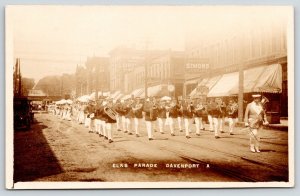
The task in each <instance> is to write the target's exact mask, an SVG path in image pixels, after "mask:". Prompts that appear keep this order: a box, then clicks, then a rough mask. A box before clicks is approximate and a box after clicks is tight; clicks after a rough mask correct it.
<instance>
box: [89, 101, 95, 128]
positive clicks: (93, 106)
mask: <svg viewBox="0 0 300 196" xmlns="http://www.w3.org/2000/svg"><path fill="white" fill-rule="evenodd" d="M90 109H91V110H90V124H89V133H94V130H95V112H96V107H95V105H94V103H93V102H92V104H91V108H90Z"/></svg>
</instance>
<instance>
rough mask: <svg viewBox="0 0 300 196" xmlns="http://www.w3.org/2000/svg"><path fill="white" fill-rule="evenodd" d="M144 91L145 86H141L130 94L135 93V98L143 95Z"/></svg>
mask: <svg viewBox="0 0 300 196" xmlns="http://www.w3.org/2000/svg"><path fill="white" fill-rule="evenodd" d="M143 92H144V88H139V89H136V90H134V91H132V93H130V95H133V96H134V98H135V97H139V96H141V94H142V93H143Z"/></svg>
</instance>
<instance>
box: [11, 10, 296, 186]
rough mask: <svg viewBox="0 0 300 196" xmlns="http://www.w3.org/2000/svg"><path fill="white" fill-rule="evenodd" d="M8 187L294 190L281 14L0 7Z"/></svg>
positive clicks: (288, 36)
mask: <svg viewBox="0 0 300 196" xmlns="http://www.w3.org/2000/svg"><path fill="white" fill-rule="evenodd" d="M5 57H6V59H5V71H6V73H5V74H6V78H5V79H6V95H5V96H6V113H5V117H6V132H5V136H6V138H5V142H6V143H5V147H6V157H5V163H6V164H5V167H6V168H5V172H6V178H5V179H6V188H7V189H90V188H91V189H114V188H224V187H225V188H241V187H244V188H245V187H293V186H294V73H293V71H294V15H293V7H292V6H200V5H197V6H196V5H195V6H167V5H165V6H158V5H156V6H140V5H139V6H138V5H136V6H125V5H124V6H112V5H106V6H104V5H98V6H95V5H93V6H71V5H68V6H62V5H8V6H6V8H5Z"/></svg>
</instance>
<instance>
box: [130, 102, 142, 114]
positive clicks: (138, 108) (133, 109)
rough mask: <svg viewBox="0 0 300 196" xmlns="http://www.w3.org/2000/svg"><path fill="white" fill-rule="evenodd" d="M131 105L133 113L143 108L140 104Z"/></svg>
mask: <svg viewBox="0 0 300 196" xmlns="http://www.w3.org/2000/svg"><path fill="white" fill-rule="evenodd" d="M132 105H133V106H132ZM132 105H131V109H132V111H133V113H135V112H136V111H138V110H140V109H142V107H143V104H141V103H138V104H135V105H134V104H132Z"/></svg>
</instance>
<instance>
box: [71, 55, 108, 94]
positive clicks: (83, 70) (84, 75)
mask: <svg viewBox="0 0 300 196" xmlns="http://www.w3.org/2000/svg"><path fill="white" fill-rule="evenodd" d="M75 76H76V97H79V96H82V95H86V94H91V93H92V92H96V91H97V92H98V91H109V88H110V85H109V82H110V80H109V76H110V74H109V59H108V58H106V57H88V58H87V61H86V62H85V66H77V68H76V73H75Z"/></svg>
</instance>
